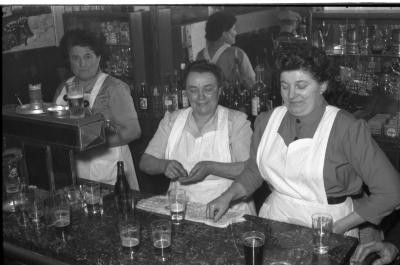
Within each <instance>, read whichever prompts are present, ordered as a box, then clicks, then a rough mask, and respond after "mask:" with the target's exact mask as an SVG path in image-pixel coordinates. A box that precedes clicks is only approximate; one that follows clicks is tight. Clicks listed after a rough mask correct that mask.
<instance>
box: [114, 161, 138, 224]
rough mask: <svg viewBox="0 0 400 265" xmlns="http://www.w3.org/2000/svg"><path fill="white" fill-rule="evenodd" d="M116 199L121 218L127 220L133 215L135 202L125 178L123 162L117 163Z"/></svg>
mask: <svg viewBox="0 0 400 265" xmlns="http://www.w3.org/2000/svg"><path fill="white" fill-rule="evenodd" d="M114 199H115V203H116V206H117V211H118V215H119V217H121V218H127V217H128V215H129V214H131V213H132V210H133V207H134V201H133V198H132V194H131V189H130V187H129V183H128V181H127V179H126V176H125V171H124V162H123V161H118V162H117V181H116V182H115V185H114Z"/></svg>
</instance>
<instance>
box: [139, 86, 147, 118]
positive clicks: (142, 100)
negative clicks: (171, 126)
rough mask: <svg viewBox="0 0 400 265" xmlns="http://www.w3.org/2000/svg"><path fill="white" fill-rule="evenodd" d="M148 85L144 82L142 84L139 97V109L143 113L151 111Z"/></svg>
mask: <svg viewBox="0 0 400 265" xmlns="http://www.w3.org/2000/svg"><path fill="white" fill-rule="evenodd" d="M146 87H147V86H146V83H145V82H142V83H141V84H140V96H139V109H140V110H141V111H148V110H149V98H148V96H147V93H146V90H147V89H146Z"/></svg>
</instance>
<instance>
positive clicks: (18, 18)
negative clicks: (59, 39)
mask: <svg viewBox="0 0 400 265" xmlns="http://www.w3.org/2000/svg"><path fill="white" fill-rule="evenodd" d="M2 12H3V16H2V23H3V31H2V51H3V52H14V51H21V50H28V49H36V48H42V47H49V46H55V45H56V35H55V23H54V16H53V13H52V12H51V7H50V6H3V7H2Z"/></svg>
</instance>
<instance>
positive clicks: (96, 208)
mask: <svg viewBox="0 0 400 265" xmlns="http://www.w3.org/2000/svg"><path fill="white" fill-rule="evenodd" d="M82 189H83V198H84V200H85V212H86V213H87V214H89V215H96V214H99V213H101V206H100V200H101V192H100V183H98V182H94V181H88V182H86V183H84V184H83V185H82Z"/></svg>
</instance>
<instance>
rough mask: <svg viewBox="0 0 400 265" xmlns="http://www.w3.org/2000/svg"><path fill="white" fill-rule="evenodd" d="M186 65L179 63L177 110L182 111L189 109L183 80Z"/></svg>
mask: <svg viewBox="0 0 400 265" xmlns="http://www.w3.org/2000/svg"><path fill="white" fill-rule="evenodd" d="M185 70H186V64H185V63H181V65H180V74H179V95H178V96H179V108H180V109H184V108H187V107H189V100H188V97H187V94H186V80H184V79H185Z"/></svg>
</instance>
